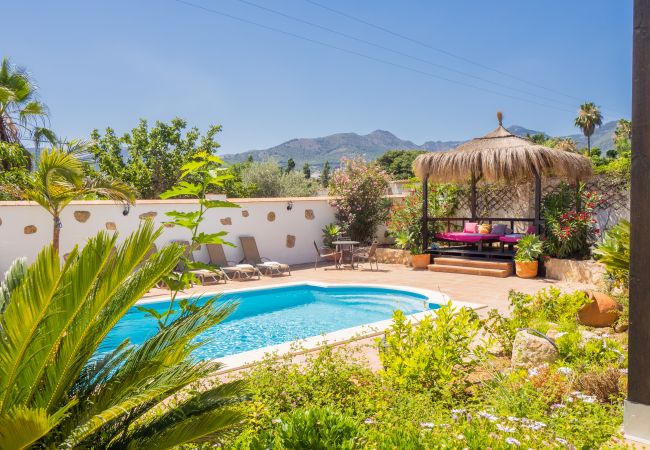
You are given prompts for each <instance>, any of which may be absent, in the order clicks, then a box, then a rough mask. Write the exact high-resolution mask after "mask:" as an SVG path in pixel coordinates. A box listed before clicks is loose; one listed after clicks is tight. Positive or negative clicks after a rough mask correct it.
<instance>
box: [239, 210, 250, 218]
mask: <svg viewBox="0 0 650 450" xmlns="http://www.w3.org/2000/svg"><path fill="white" fill-rule="evenodd" d="M249 215H250V214H249V212H248V210H247V209H242V210H241V216H242V217H248V216H249Z"/></svg>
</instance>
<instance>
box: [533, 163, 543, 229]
mask: <svg viewBox="0 0 650 450" xmlns="http://www.w3.org/2000/svg"><path fill="white" fill-rule="evenodd" d="M534 219H535V222H534V225H535V228H536V229H537V233H541V232H542V229H541V223H542V176H541V175H540V174H538V173H536V174H535V217H534Z"/></svg>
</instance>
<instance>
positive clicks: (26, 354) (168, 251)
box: [0, 221, 242, 449]
mask: <svg viewBox="0 0 650 450" xmlns="http://www.w3.org/2000/svg"><path fill="white" fill-rule="evenodd" d="M160 233H161V229H157V230H155V229H154V227H153V224H152V223H151V221H146V222H145V223H144V224H143V225H141V227H140V228H139V229H138V230H137V231H136V232H134V233H133V234H131V235H130V236H128V237H127V238H126V240H125V241H124V242H123V243H122V244H121V245H119V246H116V244H117V236H116V235H112V236H111V235H109V234H107V233H105V232H100V233H99V234H98V235H97V236H95V237H94V238H91V239H90V240H89V241H88V242H87V243H86V245H85V247H84V248H83V249H82V250H77V248H75V249H73V250H72V252H71V253H70V255H69V257H68V258H67V260H66V261H65V262H64V263H63V264H61V262H60V259H59V257H58V256H57V254H56V252H55V251H54V249H53V247H52V246H49V247H46V248H45V249H43V250H42V251H41V253H40V254H39V255H38V257H37V258H36V260H35V261H34V263H33V264H32V265H31V266H29V267H27V266H26V265H25V263H24V262H18V263H16V264H15V265H14V266H13V267H12V268H11V269H10V270H9V272H8V273H7V276H6V279H5V280H4V282H3V284H2V286H1V287H0V310H1V311H2V313H0V448H3V449H20V448H28V447H32V446H37V447H42V448H89V447H92V448H109V449H112V448H156V449H158V448H170V447H174V446H177V445H179V444H182V443H187V442H197V441H202V440H203V439H206V438H215V435H217V436H218V434H219V433H222V432H224V431H225V430H228V429H229V427H231V426H233V425H234V424H236V423H238V422H239V421H240V420H241V416H240V414H239V413H238V412H237V410H236V409H235V408H236V406H235V405H234V403H236V402H237V401H238V400H239V397H240V395H241V388H242V386H241V384H239V383H237V382H235V383H226V384H218V385H210V384H208V383H202V384H201V386H202V389H201V390H199V391H195V390H191V389H189V387H190V385H192V386H194V387H196V382H197V381H199V380H201V379H205V378H206V377H207V376H208V375H209V374H211V373H213V372H214V371H215V370H217V369H219V367H220V364H219V363H217V362H214V361H198V360H196V359H195V358H193V357H192V355H191V353H192V351H193V350H194V349H196V348H197V347H198V346H199V345H201V343H200V342H199V341H198V340H197V339H196V338H197V336H198V335H199V334H200V333H201V332H203V331H204V330H206V329H208V328H210V327H212V326H214V325H216V324H218V323H219V322H221V321H222V320H223V319H224V318H225V317H226V316H227V315H228V314H229V313H230V312H231V311H232V310H233V308H234V307H235V305H233V304H222V305H219V306H217V305H216V304H215V300H209V301H207V302H206V303H205V304H203V305H201V306H196V305H195V307H194V308H192V310H189V311H184V312H182V313H181V314H179V315H176V316H175V317H174V318H173V320H172V321H171V322H170V323H169V324H168V325H167V326H166V327H165V328H164V329H161V330H159V331H158V332H157V333H156V334H155V335H154V336H151V337H150V338H149V339H148V340H146V341H145V342H144V343H143V344H142V345H140V346H137V347H136V346H133V345H131V344H130V343H129V342H128V340H127V341H124V342H122V343H121V344H120V345H119V346H118V347H117V348H116V349H114V350H112V351H110V352H108V353H103V354H101V353H100V354H98V349H99V347H100V343H101V342H102V340H103V339H104V338H105V337H106V335H107V334H108V332H109V331H110V330H111V329H112V328H113V326H114V325H115V324H116V323H117V322H118V321H119V320H120V319H121V318H122V317H123V316H124V315H125V314H126V313H127V311H128V310H129V309H130V308H131V307H132V306H133V305H134V304H135V302H136V301H137V300H138V299H140V298H141V297H142V296H143V295H144V294H145V293H146V292H147V291H148V290H149V289H150V288H151V287H152V286H153V285H154V284H155V283H156V282H157V281H158V280H160V279H161V277H163V276H164V275H165V274H166V273H168V272H169V271H171V270H172V269H173V267H174V266H175V265H176V264H177V263H178V261H179V258H180V257H181V255H182V253H183V249H182V248H181V247H179V246H176V245H172V246H168V247H165V248H163V249H162V250H160V251H159V252H156V253H154V254H152V255H150V256H146V255H147V252H148V251H149V250H150V248H151V246H152V244H153V243H154V241H155V239H156V238H157V237H158V236H159V235H160ZM176 394H178V395H176Z"/></svg>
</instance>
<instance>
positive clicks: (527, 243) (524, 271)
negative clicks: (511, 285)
mask: <svg viewBox="0 0 650 450" xmlns="http://www.w3.org/2000/svg"><path fill="white" fill-rule="evenodd" d="M543 253H544V243H543V242H542V240H541V239H540V238H539V237H538V236H536V235H534V234H526V235H525V236H523V237H522V238H521V239H520V240H519V242H518V243H517V253H516V254H515V270H516V272H517V276H518V277H520V278H535V277H536V276H537V270H538V268H539V258H540V256H542V254H543Z"/></svg>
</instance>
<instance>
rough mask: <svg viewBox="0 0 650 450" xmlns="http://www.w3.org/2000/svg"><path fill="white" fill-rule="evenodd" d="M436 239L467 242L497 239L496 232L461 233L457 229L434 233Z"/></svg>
mask: <svg viewBox="0 0 650 450" xmlns="http://www.w3.org/2000/svg"><path fill="white" fill-rule="evenodd" d="M436 239H442V240H444V241H454V242H465V243H467V244H474V243H476V242H481V241H498V240H499V235H498V234H479V233H461V232H457V231H450V232H446V233H436Z"/></svg>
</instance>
